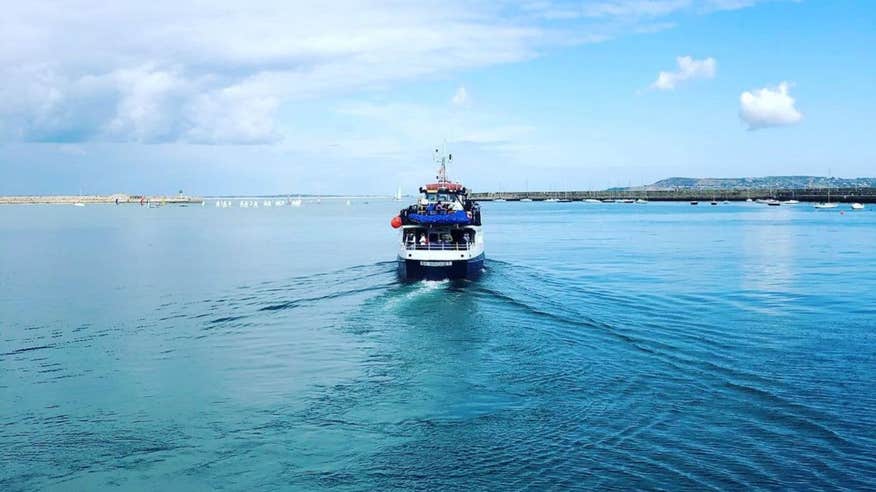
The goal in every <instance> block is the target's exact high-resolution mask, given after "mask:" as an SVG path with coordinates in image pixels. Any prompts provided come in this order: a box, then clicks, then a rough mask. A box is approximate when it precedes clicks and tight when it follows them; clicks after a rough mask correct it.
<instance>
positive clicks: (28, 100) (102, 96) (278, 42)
mask: <svg viewBox="0 0 876 492" xmlns="http://www.w3.org/2000/svg"><path fill="white" fill-rule="evenodd" d="M711 2H712V3H715V2H723V3H727V2H730V3H732V4H733V5H737V4H744V3H747V0H736V1H732V0H711ZM696 8H697V7H695V4H694V3H692V2H691V1H685V0H613V1H596V2H591V3H588V4H585V7H581V6H580V4H577V3H570V2H565V1H562V0H546V1H538V2H534V3H531V4H525V5H522V6H521V5H518V4H515V3H513V2H512V3H507V2H489V1H478V0H443V1H440V2H439V1H438V0H423V1H422V2H397V1H393V0H335V1H332V2H329V5H322V4H317V3H313V2H288V1H282V0H250V1H248V2H244V3H241V2H239V1H236V0H216V1H214V2H210V3H209V7H208V8H205V5H204V4H202V3H200V2H195V3H190V2H178V1H176V0H151V1H145V0H140V1H130V2H116V3H113V4H112V5H111V6H107V4H106V2H102V1H99V0H70V1H68V2H11V3H9V4H8V5H5V6H4V10H3V15H2V16H0V80H2V83H0V140H19V141H44V142H81V141H89V140H108V141H137V142H174V141H181V142H197V143H267V142H276V141H277V140H279V139H281V138H282V137H284V135H283V134H282V133H281V132H280V130H278V128H279V127H280V126H281V125H280V124H279V123H278V122H277V121H276V120H277V118H278V115H280V114H291V112H285V113H284V112H283V111H282V109H283V107H284V105H289V104H292V103H294V102H296V101H301V100H304V99H310V98H326V97H337V96H340V97H347V96H350V95H352V94H355V93H357V92H362V91H363V90H374V89H387V88H392V87H395V86H397V85H398V84H401V83H404V82H406V81H411V80H417V79H421V78H424V77H430V76H436V75H439V76H445V75H447V74H450V73H453V72H454V71H460V70H466V69H472V68H480V67H486V66H490V65H496V64H503V63H514V62H519V61H523V60H528V59H531V58H533V57H536V56H539V55H541V54H542V53H544V52H545V51H546V50H547V49H549V48H552V47H555V46H566V45H571V44H580V43H592V42H601V41H605V40H607V39H610V38H613V37H617V36H620V35H623V34H626V33H635V32H641V30H643V29H644V30H648V29H652V28H653V26H663V25H672V22H664V21H668V20H672V19H671V18H670V17H669V16H671V15H674V14H677V13H680V12H684V11H694V10H696Z"/></svg>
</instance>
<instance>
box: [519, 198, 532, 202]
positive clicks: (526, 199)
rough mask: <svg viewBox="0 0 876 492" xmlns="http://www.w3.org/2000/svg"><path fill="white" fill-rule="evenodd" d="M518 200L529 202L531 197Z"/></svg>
mask: <svg viewBox="0 0 876 492" xmlns="http://www.w3.org/2000/svg"><path fill="white" fill-rule="evenodd" d="M520 201H521V202H531V201H532V198H521V199H520Z"/></svg>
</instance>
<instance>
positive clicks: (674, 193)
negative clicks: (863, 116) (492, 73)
mask: <svg viewBox="0 0 876 492" xmlns="http://www.w3.org/2000/svg"><path fill="white" fill-rule="evenodd" d="M828 192H829V193H830V201H832V202H841V203H853V202H858V203H876V188H839V189H837V188H833V189H830V190H828V189H827V188H808V189H780V190H769V189H751V190H742V189H716V190H710V189H678V190H591V191H525V192H520V191H504V192H503V191H499V192H482V193H472V194H471V197H472V199H473V200H476V201H483V202H489V201H495V200H505V201H509V202H512V201H520V200H524V199H529V200H532V201H534V202H539V201H545V200H548V199H555V200H570V201H581V200H594V199H595V200H624V199H631V200H636V199H644V200H648V201H653V202H689V201H699V202H709V201H711V200H718V201H724V200H727V201H731V202H732V201H736V202H739V201H745V200H747V199H749V198H751V199H752V200H758V199H764V200H766V199H770V198H772V199H776V200H782V201H784V200H799V201H801V202H826V201H828Z"/></svg>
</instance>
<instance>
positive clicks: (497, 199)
mask: <svg viewBox="0 0 876 492" xmlns="http://www.w3.org/2000/svg"><path fill="white" fill-rule="evenodd" d="M493 201H494V202H506V201H508V200H505V199H504V198H496V199H495V200H493Z"/></svg>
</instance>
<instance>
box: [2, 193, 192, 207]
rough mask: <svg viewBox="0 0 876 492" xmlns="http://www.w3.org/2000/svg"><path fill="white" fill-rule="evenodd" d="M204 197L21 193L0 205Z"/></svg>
mask: <svg viewBox="0 0 876 492" xmlns="http://www.w3.org/2000/svg"><path fill="white" fill-rule="evenodd" d="M203 201H204V199H203V198H199V197H191V196H187V195H173V196H163V195H152V196H146V195H125V194H115V195H19V196H0V205H72V204H75V203H83V204H98V203H104V204H107V203H108V204H115V203H119V204H122V203H135V204H139V203H166V204H180V203H197V204H200V203H201V202H203Z"/></svg>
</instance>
